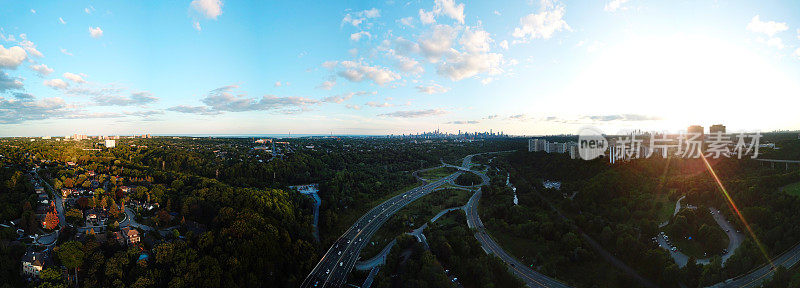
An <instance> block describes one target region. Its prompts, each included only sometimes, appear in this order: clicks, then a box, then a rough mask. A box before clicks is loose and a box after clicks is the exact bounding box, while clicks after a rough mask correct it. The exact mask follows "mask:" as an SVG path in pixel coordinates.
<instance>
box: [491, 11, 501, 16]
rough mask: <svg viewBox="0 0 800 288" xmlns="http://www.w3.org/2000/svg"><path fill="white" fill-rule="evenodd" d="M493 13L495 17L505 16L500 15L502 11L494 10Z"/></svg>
mask: <svg viewBox="0 0 800 288" xmlns="http://www.w3.org/2000/svg"><path fill="white" fill-rule="evenodd" d="M493 13H494V15H497V16H500V15H503V14H500V11H497V10H494V12H493Z"/></svg>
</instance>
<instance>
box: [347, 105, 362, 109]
mask: <svg viewBox="0 0 800 288" xmlns="http://www.w3.org/2000/svg"><path fill="white" fill-rule="evenodd" d="M344 107H347V109H353V110H361V106H358V105H351V104H347V105H344Z"/></svg>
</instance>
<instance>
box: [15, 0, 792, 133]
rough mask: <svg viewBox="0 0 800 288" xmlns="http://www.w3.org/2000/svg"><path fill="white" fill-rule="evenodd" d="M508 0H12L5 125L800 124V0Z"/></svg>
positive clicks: (117, 129)
mask: <svg viewBox="0 0 800 288" xmlns="http://www.w3.org/2000/svg"><path fill="white" fill-rule="evenodd" d="M494 2H498V1H474V2H472V1H458V0H455V1H451V0H435V1H409V2H405V1H396V0H395V1H383V2H380V1H342V2H339V1H319V2H307V3H302V2H301V1H235V2H234V1H219V0H195V1H102V2H101V1H96V2H95V1H6V0H2V1H0V7H3V8H0V29H2V30H0V34H1V35H2V38H0V45H2V49H0V72H1V74H0V136H37V135H52V136H57V135H66V134H73V133H80V134H90V135H97V134H102V135H116V134H121V135H126V134H133V133H136V134H141V133H151V134H273V133H275V134H285V133H294V134H328V133H334V134H390V133H393V134H401V133H416V132H421V131H430V130H433V129H437V128H440V129H442V130H445V131H450V132H456V131H458V130H461V131H484V130H489V129H494V131H501V130H502V131H505V132H506V133H512V134H526V135H537V134H557V133H574V132H575V131H577V130H578V128H580V127H582V126H585V125H593V126H599V127H601V128H603V129H605V130H606V131H609V132H613V131H617V130H621V129H646V130H649V129H658V130H677V129H681V128H682V127H686V126H687V125H689V124H695V123H697V124H701V125H704V126H709V125H711V124H715V123H724V124H726V125H728V127H729V129H731V130H734V131H735V130H756V129H758V130H762V131H769V130H774V129H800V117H797V106H798V104H799V103H798V102H800V101H799V100H798V99H799V98H798V95H800V69H799V68H800V19H798V18H800V14H797V13H796V11H800V3H798V2H796V1H758V2H754V1H666V2H665V1H640V0H627V1H625V0H608V1H581V2H572V1H549V0H545V1H499V2H502V3H494ZM793 11H794V12H795V13H792V12H793Z"/></svg>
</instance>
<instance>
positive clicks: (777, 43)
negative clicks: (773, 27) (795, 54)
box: [764, 37, 786, 50]
mask: <svg viewBox="0 0 800 288" xmlns="http://www.w3.org/2000/svg"><path fill="white" fill-rule="evenodd" d="M764 43H766V44H767V46H769V47H772V48H776V49H779V50H780V49H783V48H784V47H786V46H785V45H783V39H781V38H779V37H771V38H769V39H767V40H766V41H765V42H764Z"/></svg>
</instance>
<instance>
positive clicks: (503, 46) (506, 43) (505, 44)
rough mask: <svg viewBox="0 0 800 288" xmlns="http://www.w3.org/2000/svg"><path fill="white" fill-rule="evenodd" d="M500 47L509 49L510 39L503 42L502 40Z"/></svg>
mask: <svg viewBox="0 0 800 288" xmlns="http://www.w3.org/2000/svg"><path fill="white" fill-rule="evenodd" d="M500 48H503V49H505V50H508V40H503V41H502V42H500Z"/></svg>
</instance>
